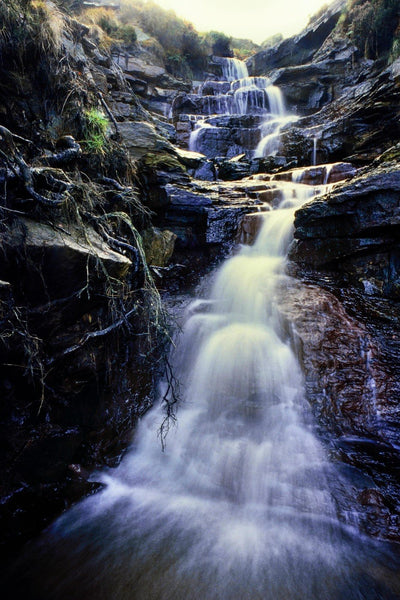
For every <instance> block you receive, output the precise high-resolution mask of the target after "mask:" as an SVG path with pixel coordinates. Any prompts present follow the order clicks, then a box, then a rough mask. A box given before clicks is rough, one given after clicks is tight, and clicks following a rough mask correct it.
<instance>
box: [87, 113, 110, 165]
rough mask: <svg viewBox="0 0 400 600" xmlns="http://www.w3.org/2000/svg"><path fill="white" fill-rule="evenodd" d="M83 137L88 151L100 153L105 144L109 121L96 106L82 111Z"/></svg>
mask: <svg viewBox="0 0 400 600" xmlns="http://www.w3.org/2000/svg"><path fill="white" fill-rule="evenodd" d="M84 116H85V139H84V140H83V141H84V143H85V145H86V147H87V149H88V150H89V152H95V153H96V154H102V153H103V152H104V149H105V146H106V144H107V131H108V127H109V121H108V119H107V117H106V115H105V114H104V113H103V112H102V111H101V110H99V109H98V108H90V109H88V110H87V111H85V113H84Z"/></svg>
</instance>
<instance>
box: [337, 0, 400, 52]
mask: <svg viewBox="0 0 400 600" xmlns="http://www.w3.org/2000/svg"><path fill="white" fill-rule="evenodd" d="M399 22H400V3H399V1H398V0H350V2H349V4H348V6H347V7H346V9H345V11H343V13H342V16H341V18H340V19H339V22H338V29H339V30H340V31H342V32H344V33H347V34H348V35H349V37H350V39H351V40H352V42H353V43H354V45H355V46H357V48H358V50H359V52H360V54H361V56H364V57H365V58H372V59H377V58H380V57H382V56H388V55H390V56H391V55H392V49H393V45H394V44H395V39H396V33H395V32H396V30H397V29H398V26H399ZM396 45H397V42H396V44H395V46H396Z"/></svg>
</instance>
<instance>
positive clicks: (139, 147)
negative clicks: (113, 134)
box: [119, 121, 172, 158]
mask: <svg viewBox="0 0 400 600" xmlns="http://www.w3.org/2000/svg"><path fill="white" fill-rule="evenodd" d="M119 132H120V135H121V137H122V140H123V142H124V144H125V146H126V148H127V150H128V152H129V154H130V155H131V157H132V158H141V157H142V156H144V155H145V154H147V153H148V152H165V151H172V146H171V144H170V143H169V142H168V141H167V140H165V138H163V137H161V136H160V135H159V134H158V133H157V131H156V129H155V127H154V125H152V124H151V123H148V122H144V121H124V122H123V123H121V124H120V125H119Z"/></svg>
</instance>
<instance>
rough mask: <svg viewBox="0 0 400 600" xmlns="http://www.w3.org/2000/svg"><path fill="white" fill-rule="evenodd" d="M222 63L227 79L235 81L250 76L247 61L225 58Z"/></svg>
mask: <svg viewBox="0 0 400 600" xmlns="http://www.w3.org/2000/svg"><path fill="white" fill-rule="evenodd" d="M221 65H222V73H223V76H224V79H225V80H226V81H235V80H236V79H243V78H244V77H248V76H249V72H248V70H247V66H246V63H245V62H243V61H242V60H239V59H237V58H224V59H223V61H222V63H221Z"/></svg>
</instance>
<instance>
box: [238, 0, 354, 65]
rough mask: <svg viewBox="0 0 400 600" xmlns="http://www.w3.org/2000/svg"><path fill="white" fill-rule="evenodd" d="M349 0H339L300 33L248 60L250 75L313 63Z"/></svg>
mask: <svg viewBox="0 0 400 600" xmlns="http://www.w3.org/2000/svg"><path fill="white" fill-rule="evenodd" d="M345 3H346V0H336V1H335V2H333V3H332V4H331V5H330V6H329V7H328V8H327V9H326V10H324V11H323V13H322V15H321V16H319V17H318V18H316V19H314V20H311V21H310V23H309V25H308V26H307V27H306V28H305V29H304V31H302V32H301V33H300V34H298V35H296V36H294V37H291V38H287V39H285V40H283V41H282V42H281V43H280V44H278V45H277V46H274V47H272V48H270V49H268V50H261V51H260V52H257V53H256V54H254V55H253V56H252V57H251V58H250V59H248V61H247V66H248V70H249V73H250V75H256V76H257V75H266V74H267V73H268V72H269V71H270V70H271V69H274V68H279V67H287V66H292V65H302V64H305V63H308V62H311V60H312V58H313V56H314V54H316V52H317V51H318V50H319V49H320V48H321V46H322V44H323V43H324V41H325V40H326V39H327V37H328V36H329V34H330V33H331V32H332V31H333V29H334V27H335V26H336V24H337V22H338V20H339V17H340V15H341V14H342V10H343V8H344V6H345Z"/></svg>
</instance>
